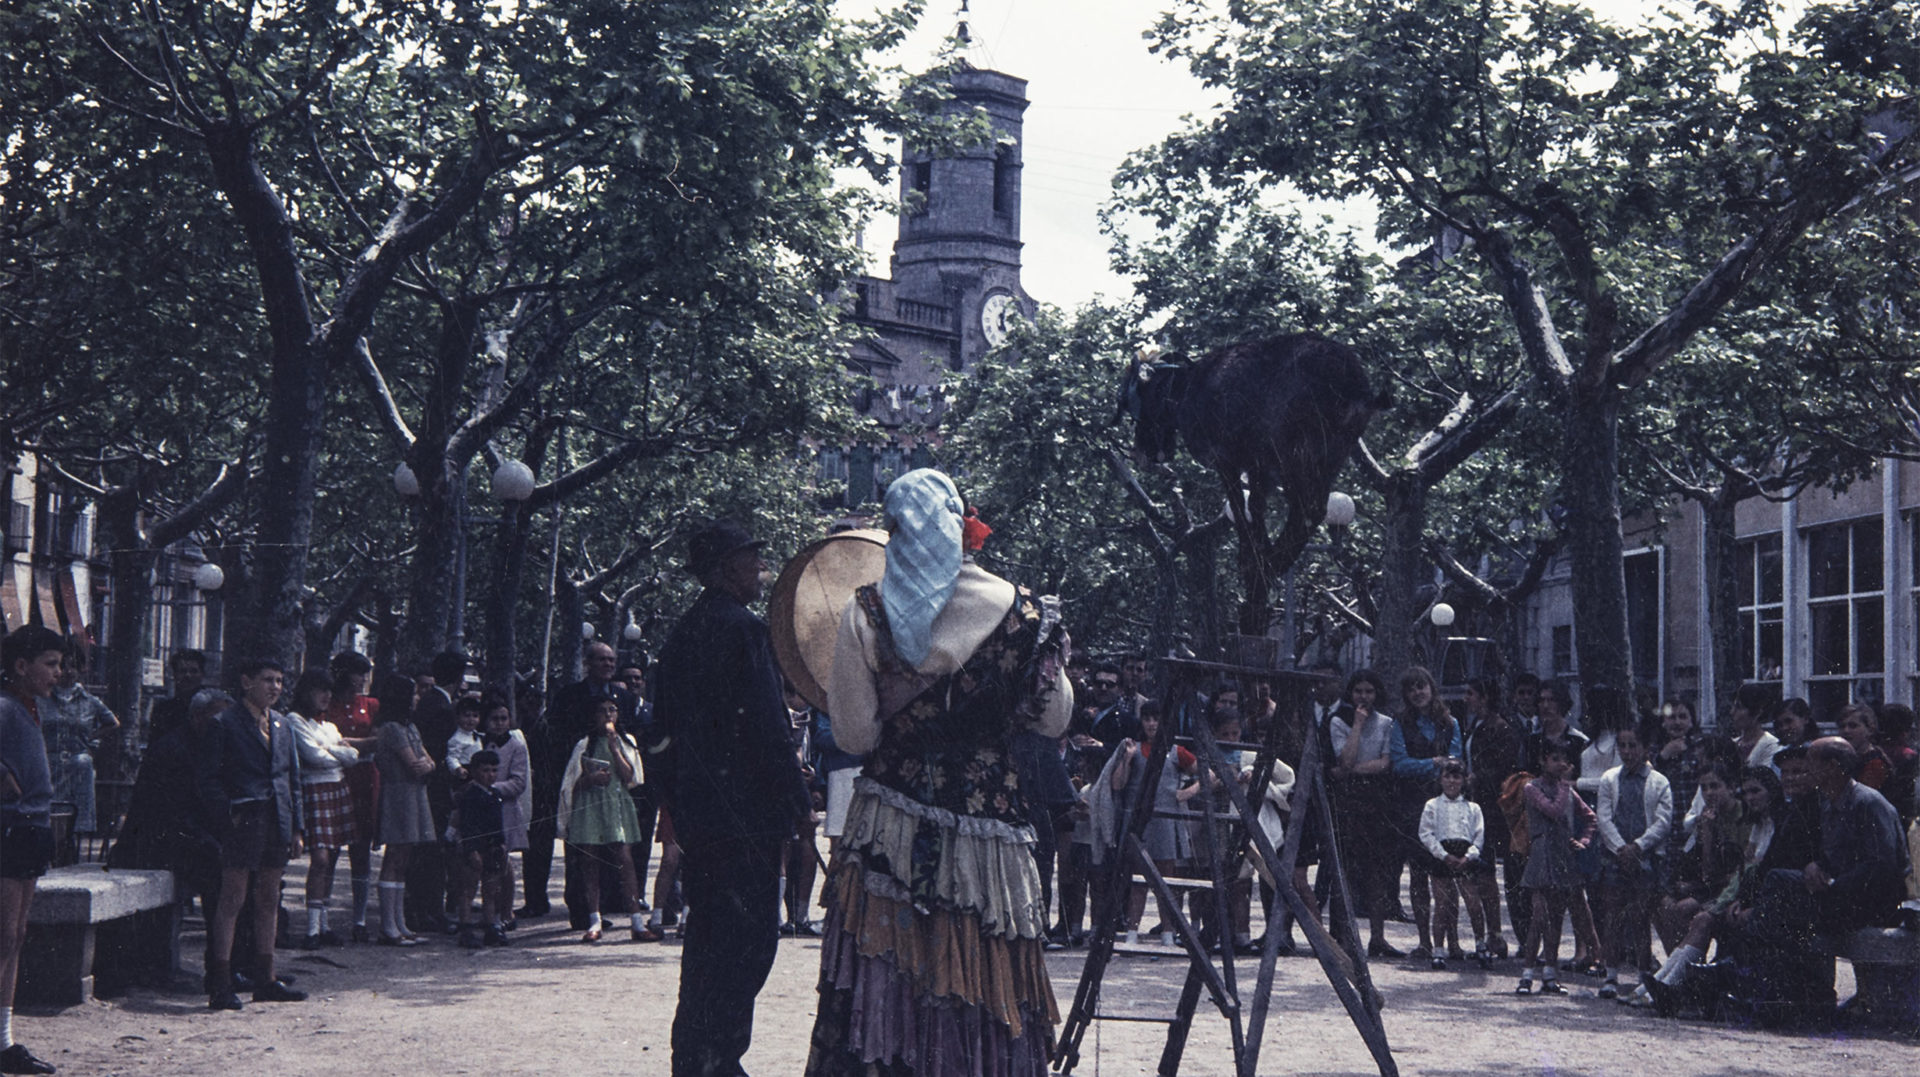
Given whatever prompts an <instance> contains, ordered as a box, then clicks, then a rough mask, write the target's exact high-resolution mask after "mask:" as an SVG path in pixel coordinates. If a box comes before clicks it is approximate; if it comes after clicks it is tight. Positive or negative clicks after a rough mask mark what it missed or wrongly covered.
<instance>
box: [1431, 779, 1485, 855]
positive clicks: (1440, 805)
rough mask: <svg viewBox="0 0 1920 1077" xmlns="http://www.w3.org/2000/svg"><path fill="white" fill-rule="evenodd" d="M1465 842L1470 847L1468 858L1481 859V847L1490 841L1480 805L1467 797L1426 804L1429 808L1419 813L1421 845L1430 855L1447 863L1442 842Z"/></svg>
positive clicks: (1442, 798)
mask: <svg viewBox="0 0 1920 1077" xmlns="http://www.w3.org/2000/svg"><path fill="white" fill-rule="evenodd" d="M1462 839H1464V840H1465V841H1466V842H1467V846H1468V848H1467V852H1466V858H1467V859H1468V860H1478V859H1480V846H1481V845H1483V844H1485V843H1486V840H1487V819H1486V816H1485V815H1484V814H1482V812H1481V811H1480V805H1478V804H1475V803H1474V802H1473V801H1471V800H1468V799H1467V797H1466V794H1465V793H1462V794H1461V795H1460V796H1459V797H1457V798H1456V797H1448V796H1438V797H1434V798H1433V799H1432V800H1429V801H1427V806H1426V807H1424V808H1422V809H1420V844H1421V845H1424V846H1426V848H1427V852H1429V853H1431V854H1433V858H1434V859H1435V860H1441V859H1445V858H1446V856H1447V855H1448V853H1447V849H1446V846H1444V845H1442V844H1441V842H1444V841H1455V840H1462Z"/></svg>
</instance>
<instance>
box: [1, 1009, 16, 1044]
mask: <svg viewBox="0 0 1920 1077" xmlns="http://www.w3.org/2000/svg"><path fill="white" fill-rule="evenodd" d="M12 1046H13V1007H12V1006H0V1051H4V1050H6V1049H7V1048H9V1047H12Z"/></svg>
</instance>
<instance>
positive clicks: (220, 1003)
mask: <svg viewBox="0 0 1920 1077" xmlns="http://www.w3.org/2000/svg"><path fill="white" fill-rule="evenodd" d="M244 1005H246V1004H245V1003H243V1002H241V1001H240V996H239V995H237V994H235V993H234V992H232V991H221V992H217V993H215V994H211V995H208V996H207V1009H209V1010H237V1009H240V1008H241V1007H242V1006H244Z"/></svg>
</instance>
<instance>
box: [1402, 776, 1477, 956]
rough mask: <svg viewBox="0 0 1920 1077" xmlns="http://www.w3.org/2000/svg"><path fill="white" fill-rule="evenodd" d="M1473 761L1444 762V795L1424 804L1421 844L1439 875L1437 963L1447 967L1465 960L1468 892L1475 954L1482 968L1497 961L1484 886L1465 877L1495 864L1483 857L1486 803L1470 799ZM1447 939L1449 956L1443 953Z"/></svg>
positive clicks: (1433, 871) (1435, 890) (1435, 920)
mask: <svg viewBox="0 0 1920 1077" xmlns="http://www.w3.org/2000/svg"><path fill="white" fill-rule="evenodd" d="M1466 790H1467V766H1466V764H1465V763H1462V762H1461V761H1460V760H1458V759H1452V758H1448V759H1444V760H1442V761H1441V762H1440V795H1439V796H1437V797H1434V798H1433V799H1432V800H1429V801H1427V803H1426V806H1425V807H1424V808H1422V809H1421V810H1420V844H1421V845H1422V846H1424V847H1425V848H1426V850H1427V853H1428V855H1430V856H1432V857H1433V864H1432V867H1431V868H1430V869H1429V870H1430V872H1431V875H1432V878H1433V903H1434V914H1433V967H1434V968H1436V969H1444V968H1446V967H1447V958H1449V957H1450V958H1452V959H1454V960H1455V961H1458V960H1461V959H1462V958H1463V957H1465V956H1466V955H1464V954H1463V953H1461V951H1460V917H1459V910H1458V907H1457V906H1456V904H1455V903H1456V901H1458V900H1460V899H1462V898H1464V899H1465V901H1466V905H1467V920H1468V922H1469V923H1471V924H1472V925H1473V959H1474V960H1475V961H1477V962H1479V963H1480V967H1481V968H1488V967H1491V966H1492V964H1493V958H1492V957H1491V956H1489V955H1488V953H1487V917H1486V910H1485V909H1484V908H1483V907H1482V906H1481V904H1480V890H1479V888H1478V887H1476V886H1474V885H1472V884H1471V883H1468V884H1467V885H1462V882H1461V880H1462V879H1463V878H1465V877H1467V876H1469V875H1476V874H1479V873H1481V872H1484V871H1488V870H1490V869H1489V868H1488V866H1487V865H1486V864H1484V863H1482V861H1481V858H1480V849H1481V847H1482V846H1483V845H1484V844H1485V843H1486V840H1487V822H1486V816H1485V815H1484V814H1482V813H1481V811H1480V805H1478V804H1475V803H1474V802H1473V801H1471V800H1468V799H1467V795H1466ZM1442 945H1445V946H1446V951H1445V954H1446V956H1444V957H1443V956H1441V949H1440V947H1441V946H1442Z"/></svg>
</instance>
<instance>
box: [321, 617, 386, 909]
mask: <svg viewBox="0 0 1920 1077" xmlns="http://www.w3.org/2000/svg"><path fill="white" fill-rule="evenodd" d="M327 672H328V673H331V674H332V675H333V702H332V703H331V704H330V705H328V707H327V712H326V719H327V721H329V722H332V723H333V725H334V728H336V729H338V730H339V731H340V735H341V736H343V737H346V738H347V739H349V740H363V739H364V740H367V741H368V742H369V743H371V741H372V738H373V735H374V729H373V726H374V716H375V715H377V714H378V713H379V712H380V701H379V700H377V699H375V698H373V697H372V696H370V695H367V694H366V692H367V687H368V685H369V684H371V683H372V681H373V661H372V660H371V659H369V658H368V657H367V656H366V655H364V654H361V653H360V652H358V651H341V652H340V653H339V654H336V655H334V656H333V659H332V660H331V661H329V662H328V663H327ZM346 778H347V795H348V797H349V804H350V809H351V814H352V816H353V828H354V840H352V841H349V842H348V843H347V863H348V864H349V865H350V867H351V869H352V884H353V941H355V942H366V941H367V940H368V938H369V935H368V932H367V902H368V900H369V895H371V894H372V892H373V836H374V833H375V832H376V831H378V830H379V829H380V771H379V768H378V767H376V766H375V765H374V762H373V752H372V750H371V749H367V750H363V751H362V752H361V754H360V761H359V762H358V763H355V764H353V765H352V766H350V767H347V768H346Z"/></svg>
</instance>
